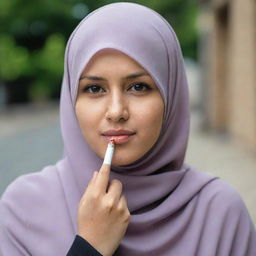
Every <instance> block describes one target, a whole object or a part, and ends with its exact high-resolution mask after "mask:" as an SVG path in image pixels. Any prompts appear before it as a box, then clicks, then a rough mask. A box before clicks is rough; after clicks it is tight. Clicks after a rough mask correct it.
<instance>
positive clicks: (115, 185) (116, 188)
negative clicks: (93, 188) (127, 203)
mask: <svg viewBox="0 0 256 256" xmlns="http://www.w3.org/2000/svg"><path fill="white" fill-rule="evenodd" d="M122 189H123V185H122V183H121V182H120V181H119V180H117V179H114V180H112V181H111V183H110V185H109V188H108V191H107V196H109V197H110V198H112V199H113V200H114V202H115V203H116V204H117V203H118V202H119V200H120V197H121V195H122Z"/></svg>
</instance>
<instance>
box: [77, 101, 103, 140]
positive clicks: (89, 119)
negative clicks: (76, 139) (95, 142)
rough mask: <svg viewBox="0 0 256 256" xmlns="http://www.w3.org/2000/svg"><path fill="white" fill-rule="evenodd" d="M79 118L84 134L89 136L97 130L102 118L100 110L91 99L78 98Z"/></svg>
mask: <svg viewBox="0 0 256 256" xmlns="http://www.w3.org/2000/svg"><path fill="white" fill-rule="evenodd" d="M75 111H76V116H77V120H78V122H79V125H80V128H81V130H82V133H83V135H84V136H86V137H87V136H89V135H90V133H91V131H93V130H95V127H97V124H98V122H99V119H100V110H99V109H98V108H97V105H96V106H95V104H91V103H90V101H89V102H86V101H84V100H82V99H81V100H78V101H77V103H76V107H75Z"/></svg>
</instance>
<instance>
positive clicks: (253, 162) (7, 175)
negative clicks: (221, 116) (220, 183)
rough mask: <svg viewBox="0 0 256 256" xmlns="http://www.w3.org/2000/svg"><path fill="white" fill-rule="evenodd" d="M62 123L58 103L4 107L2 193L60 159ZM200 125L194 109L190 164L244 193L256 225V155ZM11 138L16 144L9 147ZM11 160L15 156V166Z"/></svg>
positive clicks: (0, 114)
mask: <svg viewBox="0 0 256 256" xmlns="http://www.w3.org/2000/svg"><path fill="white" fill-rule="evenodd" d="M58 123H59V116H58V103H50V104H47V105H41V106H40V105H37V106H33V105H30V106H23V107H18V108H17V107H13V109H11V110H8V111H7V112H6V111H4V112H3V111H1V110H0V124H1V125H0V148H1V147H2V148H4V151H5V152H3V151H2V153H4V154H2V158H3V155H4V157H5V159H1V157H0V165H1V173H0V177H1V178H0V181H1V182H0V195H1V191H3V189H4V188H5V187H6V186H7V184H8V183H9V182H10V181H11V180H13V179H14V178H15V177H16V176H18V175H21V174H23V173H22V171H23V172H24V171H32V170H33V171H37V170H40V169H41V168H42V167H43V166H44V165H47V164H49V163H54V161H55V160H58V159H59V157H60V155H61V152H62V144H61V137H60V131H59V124H58ZM199 124H200V115H199V112H196V111H193V112H192V120H191V134H190V140H189V146H188V151H187V157H186V163H188V164H190V165H191V166H193V167H195V168H197V169H199V170H201V171H205V172H208V173H212V174H214V175H216V176H219V177H221V178H223V179H224V180H226V181H228V182H229V183H230V184H232V185H233V186H234V187H235V188H236V189H237V191H239V193H240V194H241V196H242V198H243V199H244V201H245V203H246V205H247V207H248V209H249V212H250V214H251V216H252V217H253V220H254V223H255V224H256V186H255V181H256V156H255V155H254V154H252V153H251V152H247V151H246V149H244V148H242V147H241V146H240V145H237V144H235V143H233V142H230V141H229V140H228V138H226V137H224V136H220V135H217V134H213V133H206V132H202V131H200V129H199ZM24 136H25V138H24ZM39 137H41V138H40V141H39ZM10 140H12V141H13V146H12V147H10V149H8V147H7V146H9V144H10ZM20 141H21V142H20ZM24 141H26V142H24ZM27 141H28V142H30V145H28V148H26V147H25V146H27ZM4 143H5V145H6V146H5V145H4ZM21 143H23V144H24V145H21ZM1 144H2V145H1ZM19 144H20V145H19ZM33 144H35V145H33ZM31 145H32V148H31ZM51 145H54V146H51ZM33 147H34V148H33ZM35 147H37V148H35ZM45 149H46V150H45ZM1 150H3V149H1ZM8 150H9V152H8ZM28 150H30V151H28ZM16 151H18V153H16ZM32 154H34V155H33V157H32V158H28V156H27V155H31V156H32ZM46 154H49V155H48V156H47V155H46ZM10 155H12V157H10ZM8 156H9V157H8ZM42 156H44V159H42ZM14 158H15V161H14ZM16 158H17V161H16ZM18 158H19V159H22V161H23V162H22V161H21V160H19V159H18ZM37 158H38V159H37ZM9 159H12V163H11V165H9V162H10V161H11V160H9ZM32 161H34V164H33V165H31V166H28V167H27V166H26V162H32ZM49 161H50V162H49ZM16 162H17V163H16ZM6 164H7V165H8V166H5V165H6ZM18 168H19V169H18ZM29 168H30V169H29ZM3 170H7V171H6V172H4V171H3ZM18 170H19V171H18Z"/></svg>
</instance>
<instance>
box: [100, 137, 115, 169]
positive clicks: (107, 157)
mask: <svg viewBox="0 0 256 256" xmlns="http://www.w3.org/2000/svg"><path fill="white" fill-rule="evenodd" d="M114 149H115V145H114V143H113V142H112V141H111V142H109V143H108V147H107V150H106V154H105V157H104V162H103V164H108V165H111V161H112V157H113V153H114Z"/></svg>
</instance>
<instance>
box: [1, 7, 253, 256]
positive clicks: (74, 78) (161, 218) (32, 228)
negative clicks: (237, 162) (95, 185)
mask: <svg viewBox="0 0 256 256" xmlns="http://www.w3.org/2000/svg"><path fill="white" fill-rule="evenodd" d="M105 48H113V49H116V50H119V51H121V52H123V53H125V54H127V55H128V56H130V57H131V58H133V59H134V60H135V61H137V62H138V63H139V64H140V65H141V66H143V67H144V69H146V70H147V71H148V73H149V74H150V75H151V76H152V78H153V79H154V81H155V83H156V84H157V86H158V88H159V90H160V92H161V94H162V97H163V100H164V103H165V115H164V123H163V128H162V131H161V134H160V137H159V139H158V141H157V143H156V144H155V146H154V147H153V148H152V149H151V150H150V151H149V152H148V153H146V155H144V156H143V157H142V158H141V159H139V160H137V161H136V162H134V163H132V164H130V165H127V166H112V170H111V179H113V178H117V179H119V180H120V181H121V182H122V183H123V187H124V194H125V196H126V198H127V201H128V207H129V210H130V212H131V215H132V217H131V221H130V224H129V226H128V229H127V232H126V234H125V236H124V238H123V240H122V241H121V244H120V246H119V248H118V249H117V251H116V252H115V255H124V256H143V255H145V256H146V255H147V256H150V255H152V256H153V255H154V256H155V255H163V256H170V255H175V256H178V255H182V256H183V255H196V256H216V255H223V256H224V255H225V256H227V255H232V256H238V255H239V256H242V255H244V256H245V255H246V256H253V255H254V256H255V255H256V236H255V229H254V227H253V224H252V222H251V220H250V217H249V215H248V213H247V210H246V208H245V206H244V204H243V202H242V200H241V199H240V197H239V196H238V195H237V193H236V192H235V191H234V190H233V189H232V188H231V187H230V186H229V185H227V184H225V183H224V182H222V181H220V180H219V179H216V178H214V177H211V176H209V175H206V174H203V173H200V172H198V171H196V170H193V169H192V168H190V167H189V166H186V165H185V164H184V163H183V161H184V156H185V152H186V147H187V140H188V134H189V103H188V102H189V101H188V86H187V80H186V75H185V71H184V65H183V60H182V54H181V51H180V47H179V43H178V41H177V38H176V35H175V33H174V31H173V30H172V28H171V27H170V25H169V24H168V23H167V22H166V21H165V20H164V19H163V18H162V17H161V16H160V15H159V14H158V13H156V12H154V11H152V10H151V9H149V8H146V7H144V6H141V5H138V4H134V3H115V4H110V5H106V6H104V7H102V8H100V9H98V10H96V11H94V12H93V13H91V14H89V15H88V16H87V17H86V18H85V19H84V20H83V21H82V22H81V23H80V24H79V25H78V27H77V28H76V29H75V31H74V32H73V34H72V35H71V37H70V39H69V41H68V44H67V48H66V55H65V72H64V78H63V85H62V92H61V107H60V115H61V130H62V136H63V141H64V158H63V159H62V160H61V161H59V162H58V163H57V164H56V165H55V166H48V167H46V168H44V169H43V170H42V171H41V172H38V173H34V174H29V175H26V176H23V177H20V178H19V179H17V180H16V181H15V182H13V183H12V184H11V185H10V186H9V187H8V189H7V191H6V192H5V194H4V195H3V197H2V199H1V202H0V214H1V229H0V251H2V254H3V256H6V255H8V256H10V255H12V256H16V255H17V256H18V255H33V256H41V255H42V256H45V255H47V256H51V255H52V256H56V255H65V254H66V253H67V251H68V249H69V247H70V246H71V244H72V241H73V239H74V236H75V234H76V232H77V227H76V214H77V206H78V203H79V201H80V198H81V196H82V194H83V192H84V190H85V189H86V186H87V184H88V182H89V180H90V178H91V177H92V173H93V171H95V170H99V168H100V166H101V164H102V159H100V158H99V157H98V156H97V155H96V154H95V153H94V152H93V151H92V150H91V149H90V147H89V146H88V144H87V143H86V141H85V140H84V139H83V136H82V134H81V131H80V128H79V125H78V122H77V119H76V116H75V111H74V105H75V99H76V94H77V86H78V79H79V77H80V75H81V73H82V71H83V69H84V68H85V66H86V64H87V63H88V61H89V60H90V58H91V57H92V56H93V55H94V54H95V53H97V52H98V51H99V50H102V49H105ZM99 228H100V227H99Z"/></svg>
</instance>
